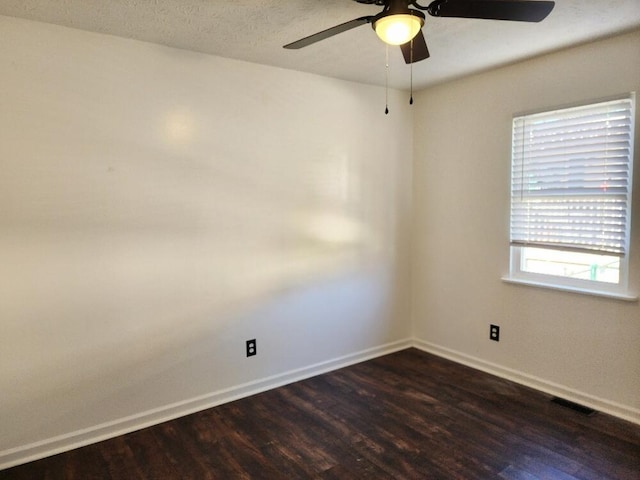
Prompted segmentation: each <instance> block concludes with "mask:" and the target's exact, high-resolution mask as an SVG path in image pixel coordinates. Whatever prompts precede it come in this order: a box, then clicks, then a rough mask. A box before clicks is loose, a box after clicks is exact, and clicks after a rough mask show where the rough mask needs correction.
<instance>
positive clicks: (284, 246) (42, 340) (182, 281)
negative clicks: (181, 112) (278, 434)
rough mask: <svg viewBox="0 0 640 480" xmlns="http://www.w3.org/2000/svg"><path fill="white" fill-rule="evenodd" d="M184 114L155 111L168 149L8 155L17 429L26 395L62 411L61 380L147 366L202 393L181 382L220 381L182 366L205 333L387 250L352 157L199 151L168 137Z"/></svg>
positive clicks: (10, 356)
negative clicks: (163, 120) (206, 154)
mask: <svg viewBox="0 0 640 480" xmlns="http://www.w3.org/2000/svg"><path fill="white" fill-rule="evenodd" d="M187 118H188V117H183V118H180V117H175V118H173V119H172V120H169V121H168V124H167V131H168V138H169V139H171V140H175V142H176V145H175V146H176V151H174V152H172V153H171V154H170V155H168V154H166V152H165V153H164V155H163V152H158V154H157V155H149V152H144V154H140V155H138V154H137V153H138V152H136V146H135V145H130V146H129V148H128V149H126V151H125V149H124V148H123V147H122V145H121V146H120V147H118V148H121V149H122V150H121V151H113V146H112V147H111V150H110V151H109V150H108V149H107V150H105V151H107V152H109V154H108V155H103V156H101V157H96V156H95V155H82V154H81V153H82V152H80V151H78V152H73V154H72V155H68V152H60V154H59V155H57V154H56V152H51V155H36V156H33V157H32V158H31V159H29V162H27V163H20V164H18V163H17V162H16V163H12V164H10V165H9V166H8V167H9V168H8V169H7V170H5V172H6V174H7V175H6V176H5V181H4V182H2V187H3V189H5V190H4V194H3V197H5V198H6V199H8V201H7V202H5V203H4V205H3V209H2V212H1V213H2V215H1V216H0V223H1V224H2V233H1V234H0V247H1V248H0V264H2V265H3V269H4V271H5V272H6V274H4V275H3V278H2V280H0V282H1V283H2V286H1V287H2V288H0V305H1V306H2V312H3V326H2V330H3V337H4V338H5V339H11V342H7V343H6V344H4V342H3V345H2V353H1V354H0V356H1V357H2V368H3V375H4V373H7V374H8V375H9V376H10V377H11V378H6V379H5V381H6V382H7V384H11V385H12V388H11V389H10V390H7V389H3V390H4V391H5V394H3V400H2V411H3V416H4V415H5V414H6V415H7V416H6V417H5V419H7V421H8V422H9V424H10V426H9V430H13V431H20V430H22V433H23V434H24V435H25V438H24V439H22V438H21V439H18V440H17V441H18V444H20V442H22V441H27V440H28V439H29V438H30V437H31V436H32V435H36V434H37V433H38V432H37V428H38V427H37V424H35V425H34V427H32V428H31V429H29V428H25V427H26V426H27V425H29V424H30V423H31V424H33V423H34V422H33V419H31V421H29V417H32V416H33V415H36V416H38V415H43V413H42V412H41V411H39V409H41V410H43V411H44V410H46V411H47V412H49V413H47V414H46V415H47V416H48V417H49V420H48V421H51V422H54V423H55V422H56V421H59V422H62V423H64V424H65V425H68V424H69V422H73V416H74V415H76V414H77V410H74V409H72V410H70V409H69V405H70V404H69V401H70V398H72V397H74V396H75V397H77V398H76V400H75V403H76V409H83V408H85V407H87V406H88V407H91V408H94V407H96V406H99V404H100V402H101V401H105V399H108V398H113V397H116V398H117V396H118V394H119V393H122V392H128V393H129V394H131V392H132V389H134V388H140V384H144V382H147V383H148V384H149V385H148V388H149V391H148V392H147V393H146V394H145V395H147V396H149V395H153V388H154V387H153V385H152V384H153V381H154V380H153V379H154V378H156V380H157V377H158V376H162V375H170V376H173V377H174V378H172V379H170V380H171V382H172V383H173V384H176V385H181V386H182V387H183V388H184V389H185V390H184V391H181V392H176V397H175V400H176V401H177V400H179V399H182V398H185V395H188V394H191V393H193V394H194V395H195V394H197V393H202V392H197V391H194V392H188V391H187V390H188V389H189V388H194V387H193V385H189V382H190V381H193V380H197V381H200V382H201V380H202V378H197V377H198V376H204V375H208V376H212V377H215V376H216V375H218V379H217V381H220V383H221V385H222V386H224V387H228V386H230V385H233V383H234V381H237V378H236V379H230V378H226V379H225V378H224V377H225V372H224V370H225V368H226V367H225V366H224V365H222V364H220V365H216V366H211V367H210V371H209V372H208V373H204V372H198V371H193V368H194V365H197V362H195V363H194V359H197V358H198V357H202V356H206V355H210V353H209V354H207V352H206V350H207V349H216V348H217V349H220V348H221V347H220V343H222V342H224V340H225V338H226V339H228V338H230V337H233V338H234V340H237V336H238V334H237V331H236V330H237V328H236V327H237V325H236V326H231V325H230V324H229V322H232V323H233V322H239V321H241V320H239V319H240V318H242V317H243V316H245V317H246V316H247V315H249V312H252V311H256V310H259V309H260V308H262V307H263V306H264V305H268V304H269V303H270V302H272V301H273V300H274V298H276V297H278V296H281V295H282V294H284V293H285V292H287V291H291V290H300V289H302V290H304V289H305V288H307V287H310V286H312V285H316V284H317V283H318V282H322V281H323V279H328V278H338V277H340V276H343V275H346V274H350V273H356V274H357V272H358V270H360V269H362V268H363V266H364V265H366V264H370V263H371V260H376V259H377V260H380V259H382V258H383V256H384V255H386V254H387V253H386V252H385V251H384V249H383V245H385V244H388V242H389V239H388V238H385V237H386V236H387V235H389V233H388V225H386V223H387V222H388V219H384V221H382V222H381V221H380V218H378V217H376V216H375V215H373V212H374V211H375V205H376V202H380V201H384V199H383V198H377V199H376V197H375V196H374V189H373V188H372V185H373V184H375V183H376V182H373V183H372V182H371V180H372V179H370V178H368V176H369V175H370V174H371V172H367V171H366V170H365V169H364V168H363V166H362V165H360V164H359V163H358V161H357V160H354V159H353V158H350V157H349V155H347V154H343V153H340V152H331V151H320V150H318V151H315V152H311V154H310V155H309V157H308V158H306V159H305V160H304V161H302V160H300V161H298V159H295V160H294V161H292V160H291V159H290V158H289V160H287V158H271V157H269V156H266V157H262V158H255V157H254V156H252V155H247V154H246V153H247V152H242V148H240V149H239V150H240V152H239V154H236V155H232V154H231V153H228V154H226V155H225V154H224V153H222V154H220V153H219V154H218V156H217V157H216V158H211V159H208V160H198V159H194V158H190V157H189V154H188V151H187V150H183V151H181V150H180V139H181V138H183V136H185V135H188V132H189V128H190V127H189V126H188V119H187ZM112 145H113V144H112ZM75 148H79V149H81V148H82V146H81V145H79V146H78V145H76V146H75ZM318 148H320V147H318ZM93 149H95V146H93V147H92V150H93ZM63 153H64V155H63ZM7 189H8V190H7ZM372 205H373V208H372ZM383 210H384V209H383ZM341 281H342V280H341ZM234 328H235V330H234ZM234 332H235V333H234ZM181 365H182V366H184V367H185V368H184V369H183V370H182V371H181V370H180V368H179V367H180V366H181ZM186 367H188V368H186ZM196 368H197V367H196ZM185 373H187V376H186V377H185ZM189 374H191V375H193V377H194V378H189ZM182 377H184V378H182ZM196 383H197V382H196ZM214 383H215V381H213V382H212V384H214ZM80 390H83V391H80ZM160 394H161V392H158V395H160ZM128 399H129V401H131V402H132V403H133V404H134V405H129V406H128V407H127V408H128V409H131V408H133V409H134V411H135V408H136V405H135V402H136V399H135V398H131V397H128ZM73 403H74V402H72V404H73ZM140 403H141V404H140V405H139V406H138V408H140V409H143V408H148V404H149V402H148V399H145V400H144V401H143V400H142V399H141V400H140ZM25 407H28V408H25ZM55 417H58V419H57V420H55ZM81 426H82V425H78V426H77V427H81ZM14 441H15V439H14ZM12 444H13V445H15V444H16V443H15V442H12ZM7 446H10V445H7ZM2 447H3V446H2V445H0V450H2Z"/></svg>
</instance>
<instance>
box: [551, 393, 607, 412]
mask: <svg viewBox="0 0 640 480" xmlns="http://www.w3.org/2000/svg"><path fill="white" fill-rule="evenodd" d="M551 401H552V402H553V403H556V404H558V405H562V406H563V407H567V408H570V409H571V410H574V411H576V412H578V413H581V414H583V415H586V416H591V415H593V414H594V413H596V411H595V410H594V409H593V408H589V407H585V406H584V405H580V404H578V403H573V402H570V401H569V400H565V399H564V398H560V397H553V398H552V399H551Z"/></svg>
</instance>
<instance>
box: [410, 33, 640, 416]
mask: <svg viewBox="0 0 640 480" xmlns="http://www.w3.org/2000/svg"><path fill="white" fill-rule="evenodd" d="M630 91H637V92H640V32H637V31H636V32H635V33H630V34H626V35H622V36H619V37H615V38H611V39H606V40H602V41H598V42H595V43H591V44H587V45H583V46H579V47H576V48H572V49H570V50H565V51H560V52H557V53H553V54H550V55H546V56H544V57H540V58H536V59H532V60H530V61H526V62H523V63H518V64H514V65H511V66H506V67H504V68H500V69H496V70H492V71H488V72H485V73H482V74H478V75H474V76H471V77H467V78H463V79H459V80H457V81H452V82H447V83H446V84H443V85H440V86H436V87H433V88H430V89H427V90H425V91H422V92H421V93H420V94H419V95H417V96H416V105H417V109H416V117H415V126H414V138H415V162H414V223H413V241H412V242H413V266H414V268H413V271H412V275H413V284H412V288H413V296H412V298H413V319H414V320H413V321H414V335H415V337H416V338H417V339H418V342H419V343H420V344H421V346H422V347H423V348H426V349H428V350H431V351H435V352H438V353H441V354H444V355H447V356H449V357H451V358H455V359H457V360H460V361H464V362H466V363H469V364H471V365H475V366H479V367H482V368H484V369H487V370H490V371H495V372H497V373H500V374H504V375H505V376H510V377H513V378H517V379H519V380H521V381H523V382H524V383H530V384H532V385H535V386H537V387H543V388H545V389H547V390H549V391H562V392H565V393H567V394H569V395H571V396H573V397H574V398H582V399H583V400H584V401H585V402H587V403H590V404H594V405H597V406H602V407H605V408H608V409H609V410H611V411H616V413H618V414H621V415H622V416H626V417H627V418H630V419H634V420H635V421H637V422H640V306H639V304H638V302H624V301H619V300H614V299H609V298H597V297H593V296H586V295H580V294H572V293H567V292H559V291H552V290H546V289H539V288H533V287H527V286H519V285H512V284H506V283H504V282H503V281H501V278H502V277H503V276H504V275H506V274H507V273H508V271H509V188H510V187H509V175H510V153H511V152H510V150H511V119H512V117H513V115H514V114H517V113H521V112H526V111H532V110H538V109H543V108H553V107H557V106H563V105H566V104H571V103H574V102H575V103H579V102H587V101H590V100H597V99H600V98H603V97H608V96H611V95H617V94H621V93H626V92H630ZM637 112H638V109H637V110H636V150H635V165H636V168H635V178H634V183H635V186H634V197H633V217H632V233H631V251H630V291H631V292H632V293H635V294H636V295H637V294H638V292H639V291H640V162H639V159H638V153H639V152H640V135H639V132H640V121H638V120H637V118H638V117H637ZM492 323H493V324H498V325H500V327H501V332H500V333H501V339H500V342H499V343H496V342H492V341H490V340H489V324H492Z"/></svg>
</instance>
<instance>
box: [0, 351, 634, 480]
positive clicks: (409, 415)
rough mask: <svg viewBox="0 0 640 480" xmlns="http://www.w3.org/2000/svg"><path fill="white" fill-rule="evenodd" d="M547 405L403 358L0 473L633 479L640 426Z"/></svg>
mask: <svg viewBox="0 0 640 480" xmlns="http://www.w3.org/2000/svg"><path fill="white" fill-rule="evenodd" d="M550 400H551V397H550V396H549V395H546V394H544V393H541V392H537V391H535V390H532V389H530V388H527V387H524V386H521V385H517V384H514V383H512V382H509V381H507V380H504V379H500V378H497V377H494V376H491V375H488V374H486V373H483V372H479V371H477V370H474V369H472V368H469V367H465V366H463V365H459V364H456V363H453V362H450V361H448V360H445V359H442V358H439V357H436V356H434V355H430V354H427V353H424V352H421V351H419V350H416V349H408V350H404V351H402V352H398V353H395V354H392V355H387V356H384V357H380V358H376V359H373V360H370V361H368V362H364V363H360V364H357V365H353V366H351V367H348V368H344V369H340V370H337V371H334V372H330V373H327V374H324V375H319V376H317V377H313V378H310V379H308V380H305V381H302V382H297V383H294V384H291V385H287V386H285V387H281V388H278V389H275V390H271V391H268V392H264V393H261V394H258V395H254V396H252V397H248V398H245V399H242V400H238V401H235V402H231V403H228V404H225V405H220V406H219V407H216V408H213V409H209V410H206V411H203V412H199V413H196V414H193V415H189V416H186V417H183V418H179V419H176V420H173V421H170V422H166V423H163V424H161V425H157V426H154V427H150V428H146V429H144V430H140V431H138V432H134V433H131V434H129V435H124V436H121V437H117V438H114V439H111V440H107V441H104V442H100V443H97V444H94V445H90V446H88V447H84V448H81V449H77V450H73V451H70V452H66V453H63V454H60V455H56V456H53V457H50V458H46V459H42V460H38V461H35V462H31V463H28V464H25V465H21V466H18V467H14V468H11V469H7V470H4V471H0V479H2V480H22V479H29V480H33V479H38V480H40V479H44V480H47V479H52V480H61V479H62V480H74V479H82V480H86V479H104V480H121V479H126V480H131V479H154V480H156V479H160V480H164V479H166V480H172V479H197V480H202V479H223V480H228V479H269V480H278V479H286V480H295V479H341V480H344V479H358V480H360V479H383V480H384V479H397V480H408V479H434V480H439V479H442V480H450V479H461V480H473V479H478V480H486V479H491V478H502V479H508V480H532V479H534V480H535V479H538V480H539V479H554V480H595V479H598V480H638V479H639V478H640V475H639V472H640V426H638V425H634V424H631V423H629V422H625V421H623V420H620V419H616V418H613V417H610V416H608V415H604V414H602V413H597V414H595V415H593V416H589V417H588V416H585V415H582V414H579V413H577V412H575V411H573V410H570V409H567V408H565V407H562V406H560V405H556V404H554V403H552V402H551V401H550Z"/></svg>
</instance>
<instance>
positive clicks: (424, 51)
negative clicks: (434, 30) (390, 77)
mask: <svg viewBox="0 0 640 480" xmlns="http://www.w3.org/2000/svg"><path fill="white" fill-rule="evenodd" d="M412 42H413V52H412V51H411V48H412V46H411V42H407V43H404V44H402V45H400V49H401V50H402V55H403V56H404V61H405V63H416V62H419V61H420V60H425V59H426V58H429V49H428V48H427V41H426V40H425V38H424V34H423V33H422V30H420V31H419V32H418V34H417V35H416V36H415V37H414V38H413V40H412Z"/></svg>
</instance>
